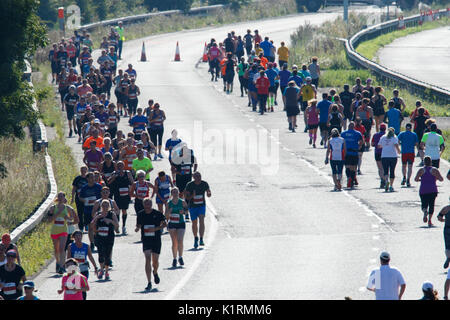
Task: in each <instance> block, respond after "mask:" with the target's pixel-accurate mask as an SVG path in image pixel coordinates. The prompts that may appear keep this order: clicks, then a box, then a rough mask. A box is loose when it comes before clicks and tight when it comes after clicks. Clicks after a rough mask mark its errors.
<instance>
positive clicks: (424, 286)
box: [422, 281, 433, 291]
mask: <svg viewBox="0 0 450 320" xmlns="http://www.w3.org/2000/svg"><path fill="white" fill-rule="evenodd" d="M422 290H423V291H428V290H433V284H432V283H431V282H430V281H425V282H424V283H423V284H422Z"/></svg>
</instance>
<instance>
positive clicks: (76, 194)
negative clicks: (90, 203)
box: [70, 166, 88, 230]
mask: <svg viewBox="0 0 450 320" xmlns="http://www.w3.org/2000/svg"><path fill="white" fill-rule="evenodd" d="M87 173H88V167H87V166H81V168H80V175H79V176H77V177H75V179H74V180H73V182H72V198H71V199H72V200H71V201H70V204H73V201H74V200H75V205H76V208H77V215H78V221H79V222H78V228H79V229H80V230H83V227H84V220H83V207H84V205H83V202H82V201H81V200H80V191H81V188H82V187H83V186H84V185H86V184H87V183H88V181H87V179H86V174H87Z"/></svg>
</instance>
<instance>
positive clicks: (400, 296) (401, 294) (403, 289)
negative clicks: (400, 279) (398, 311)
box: [398, 284, 406, 300]
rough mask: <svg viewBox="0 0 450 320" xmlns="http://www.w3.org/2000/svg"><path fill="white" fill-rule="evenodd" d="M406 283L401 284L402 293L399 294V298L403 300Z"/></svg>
mask: <svg viewBox="0 0 450 320" xmlns="http://www.w3.org/2000/svg"><path fill="white" fill-rule="evenodd" d="M405 289H406V284H402V285H401V286H400V293H399V294H398V300H402V296H403V293H405Z"/></svg>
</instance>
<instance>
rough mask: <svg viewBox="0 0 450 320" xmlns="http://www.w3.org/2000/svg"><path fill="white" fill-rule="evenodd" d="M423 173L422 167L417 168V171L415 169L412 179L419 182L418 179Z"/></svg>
mask: <svg viewBox="0 0 450 320" xmlns="http://www.w3.org/2000/svg"><path fill="white" fill-rule="evenodd" d="M422 175H423V168H421V169H419V171H417V174H416V177H415V178H414V181H416V182H419V181H420V177H421V176H422Z"/></svg>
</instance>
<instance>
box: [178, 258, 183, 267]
mask: <svg viewBox="0 0 450 320" xmlns="http://www.w3.org/2000/svg"><path fill="white" fill-rule="evenodd" d="M178 263H179V264H180V266H184V261H183V257H179V258H178Z"/></svg>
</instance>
